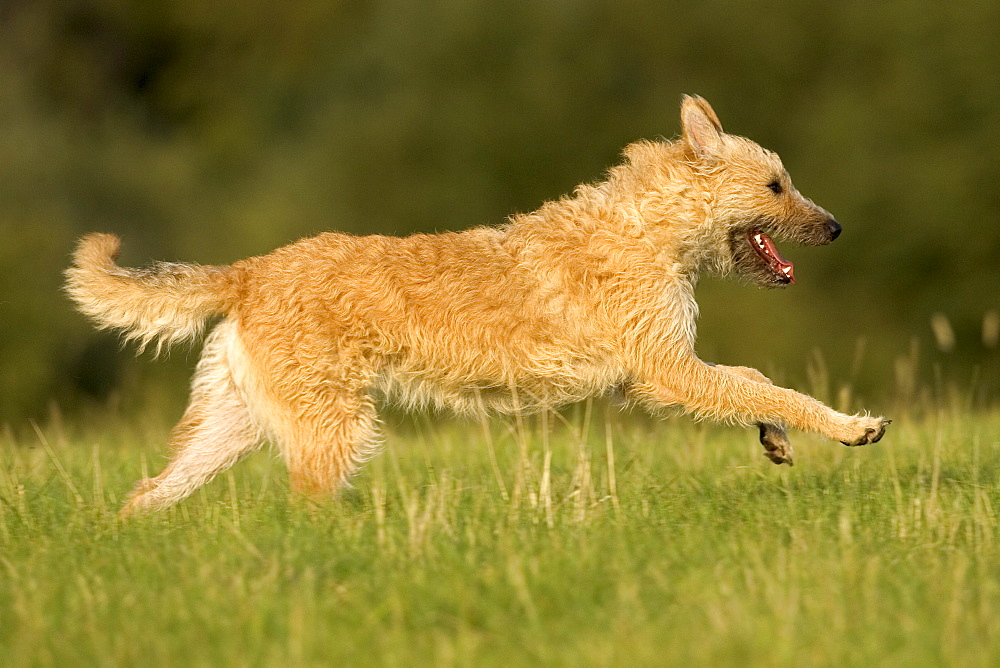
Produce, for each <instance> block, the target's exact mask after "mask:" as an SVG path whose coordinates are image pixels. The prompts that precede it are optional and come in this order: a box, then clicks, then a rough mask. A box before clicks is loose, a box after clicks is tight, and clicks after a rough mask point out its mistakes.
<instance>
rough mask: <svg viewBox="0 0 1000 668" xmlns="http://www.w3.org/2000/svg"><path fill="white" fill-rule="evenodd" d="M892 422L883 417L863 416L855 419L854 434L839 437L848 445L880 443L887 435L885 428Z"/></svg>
mask: <svg viewBox="0 0 1000 668" xmlns="http://www.w3.org/2000/svg"><path fill="white" fill-rule="evenodd" d="M890 423H892V420H887V419H885V418H883V417H868V416H861V417H858V418H856V419H855V421H854V424H853V425H852V426H851V430H850V431H851V432H853V435H852V436H850V437H848V438H846V439H845V438H841V439H839V440H840V442H841V443H843V444H844V445H848V446H856V445H868V444H869V443H878V442H879V441H880V440H881V439H882V437H883V436H885V428H886V427H888V426H889V424H890Z"/></svg>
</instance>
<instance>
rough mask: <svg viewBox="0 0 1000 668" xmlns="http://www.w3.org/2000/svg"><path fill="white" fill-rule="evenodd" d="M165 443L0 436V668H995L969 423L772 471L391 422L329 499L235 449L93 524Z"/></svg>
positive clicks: (707, 445) (550, 422) (632, 427)
mask: <svg viewBox="0 0 1000 668" xmlns="http://www.w3.org/2000/svg"><path fill="white" fill-rule="evenodd" d="M165 432H166V426H165V425H163V424H160V423H159V422H157V421H155V420H151V421H149V422H148V423H146V424H142V423H129V422H124V421H116V422H113V423H111V424H108V425H103V426H101V427H100V428H81V427H76V428H74V427H60V426H59V425H58V424H53V425H52V426H50V427H47V428H45V429H40V430H38V431H37V433H32V432H28V433H26V434H23V435H18V436H14V435H12V434H10V433H8V434H7V435H6V436H4V437H0V657H2V659H0V663H2V664H3V665H5V666H6V665H10V666H22V665H122V664H125V665H129V664H139V663H142V664H143V665H234V664H235V665H292V666H299V665H317V664H329V665H358V664H376V665H407V666H409V665H427V664H432V665H444V666H449V665H475V666H480V665H487V666H489V665H523V664H534V665H573V666H577V665H588V666H589V665H595V666H603V665H670V664H674V665H683V664H689V663H696V664H700V665H715V664H747V663H750V664H766V665H838V666H840V665H869V664H873V663H875V662H878V663H884V664H889V665H893V664H895V665H907V666H909V665H921V664H961V665H991V664H996V663H997V662H998V660H1000V613H998V612H995V611H997V610H1000V549H998V547H1000V545H998V538H1000V536H998V524H997V512H998V510H1000V414H998V413H996V412H995V411H980V412H978V413H972V412H967V411H958V410H956V411H935V412H928V413H927V414H925V415H923V416H909V417H904V418H903V419H897V421H896V422H895V423H894V424H893V425H892V428H891V431H890V432H889V434H888V435H887V437H886V439H885V440H884V441H883V442H882V443H880V444H878V445H876V446H872V447H868V448H856V449H848V448H844V447H842V446H840V445H837V444H829V443H826V442H822V441H820V440H818V439H814V438H812V437H808V436H803V435H801V434H796V435H793V437H794V438H796V445H797V451H796V452H797V466H796V467H795V468H792V469H788V468H787V467H776V466H774V465H772V464H770V463H769V462H767V461H766V460H765V459H764V457H763V456H762V455H761V448H760V446H759V445H758V444H757V443H756V441H755V438H754V434H753V433H752V432H751V431H750V430H739V429H734V428H725V427H717V426H712V425H702V424H694V423H692V422H690V421H689V420H687V419H684V418H671V419H668V420H666V421H653V420H651V419H646V418H645V417H642V416H634V415H633V416H630V415H627V414H619V413H616V412H615V411H607V412H606V411H605V410H604V409H603V408H600V407H597V408H594V409H593V411H590V410H589V409H588V407H587V406H580V407H577V408H576V409H574V410H573V411H571V412H570V413H568V414H567V418H566V419H565V423H564V422H563V421H561V420H560V419H558V417H556V418H553V417H548V418H546V417H536V418H532V419H531V420H526V421H524V422H522V423H517V422H512V423H504V422H502V421H497V422H494V423H491V425H489V426H488V427H485V428H484V426H483V425H480V424H478V423H467V422H460V421H440V422H438V421H435V420H431V419H429V418H417V419H414V420H409V421H402V422H401V423H400V424H399V425H397V426H395V427H391V428H390V430H389V432H390V433H389V439H388V441H389V442H388V445H387V448H386V450H385V452H383V454H382V455H381V456H379V457H378V458H377V459H375V460H374V461H372V462H371V463H370V464H369V465H368V466H367V467H366V468H365V470H364V471H363V473H362V474H361V475H360V476H358V477H357V478H356V486H355V488H354V489H353V490H350V491H348V492H347V493H345V494H344V495H343V497H342V498H341V499H340V500H339V501H335V502H330V503H328V504H324V505H322V506H319V507H316V506H303V505H299V504H297V503H295V502H293V501H290V500H289V497H288V490H287V483H286V481H285V479H284V469H283V466H282V465H281V463H280V461H277V460H275V459H274V458H273V457H269V456H267V455H266V454H258V455H255V456H254V457H252V458H250V459H249V460H247V461H246V462H244V463H242V464H240V465H239V466H238V467H236V468H235V469H234V470H233V471H232V472H231V473H229V474H226V475H223V476H221V477H220V478H219V479H218V480H216V481H214V482H213V483H212V484H211V485H209V486H207V487H206V488H204V489H203V490H202V491H200V492H198V493H197V494H196V495H195V496H193V497H192V498H191V499H189V500H188V501H186V502H185V503H183V504H182V505H180V506H178V507H176V508H174V509H171V510H169V511H166V512H163V513H159V514H155V515H151V516H148V517H140V518H137V519H135V520H133V521H129V522H126V523H122V522H119V521H118V520H117V519H116V517H115V512H116V510H117V507H118V506H119V504H120V503H121V502H122V499H123V496H124V495H125V494H126V493H127V491H128V490H129V489H130V487H131V485H132V484H133V483H134V482H135V480H136V479H138V478H139V477H140V476H141V475H142V474H143V469H157V468H158V467H159V466H160V465H161V463H162V458H163V454H164V453H163V451H162V449H161V443H162V442H163V440H164V438H165ZM581 434H585V437H584V436H581Z"/></svg>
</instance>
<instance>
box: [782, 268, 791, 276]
mask: <svg viewBox="0 0 1000 668" xmlns="http://www.w3.org/2000/svg"><path fill="white" fill-rule="evenodd" d="M791 271H792V268H791V267H782V269H781V273H783V274H784V275H785V276H788V274H789V273H791Z"/></svg>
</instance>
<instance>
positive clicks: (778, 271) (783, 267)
mask: <svg viewBox="0 0 1000 668" xmlns="http://www.w3.org/2000/svg"><path fill="white" fill-rule="evenodd" d="M747 240H748V241H749V242H750V247H751V248H753V249H754V250H755V251H756V252H757V255H759V256H760V257H761V259H762V260H764V262H765V264H766V265H767V268H768V269H770V270H771V273H773V274H774V277H775V278H776V279H777V280H778V281H780V282H782V283H794V282H795V265H793V264H792V263H791V262H789V261H788V260H786V259H785V258H783V257H781V253H779V252H778V249H777V248H776V247H775V245H774V242H773V241H771V237H769V236H767V235H766V234H764V233H763V232H761V231H760V230H751V231H749V232H747Z"/></svg>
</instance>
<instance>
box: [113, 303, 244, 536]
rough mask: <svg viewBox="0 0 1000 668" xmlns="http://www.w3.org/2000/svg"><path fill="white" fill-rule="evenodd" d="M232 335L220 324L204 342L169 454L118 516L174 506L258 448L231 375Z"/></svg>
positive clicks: (134, 492) (224, 323)
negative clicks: (189, 394) (164, 462)
mask: <svg viewBox="0 0 1000 668" xmlns="http://www.w3.org/2000/svg"><path fill="white" fill-rule="evenodd" d="M234 336H235V332H234V331H233V327H232V325H230V324H229V323H226V322H223V323H222V324H220V325H219V326H218V327H217V328H216V329H215V331H214V332H213V333H212V335H211V336H210V337H209V339H208V340H207V341H206V343H205V350H204V352H203V353H202V357H201V360H200V361H199V362H198V368H197V371H196V373H195V378H194V381H193V383H192V391H191V400H190V403H189V405H188V408H187V410H186V411H185V413H184V417H183V418H181V421H180V422H179V423H178V424H177V426H176V427H175V428H174V431H173V434H172V438H171V446H172V447H173V450H174V455H173V457H172V458H171V460H170V463H169V464H168V465H167V467H166V468H165V469H164V470H163V471H162V472H161V473H160V474H159V475H158V476H156V477H155V478H148V479H146V480H143V481H141V482H140V483H139V484H138V485H137V486H136V488H135V490H134V491H133V492H132V495H131V497H130V498H129V501H128V503H127V504H126V505H125V507H124V508H122V511H121V513H120V514H121V516H127V515H130V514H132V513H135V512H138V511H145V510H158V509H161V508H165V507H167V506H170V505H173V504H174V503H177V502H178V501H180V500H181V499H184V498H185V497H187V496H189V495H190V494H191V493H192V492H194V491H195V490H196V489H198V487H200V486H201V485H203V484H205V483H206V482H208V481H209V480H211V479H212V477H214V476H215V475H216V474H217V473H219V472H221V471H224V470H225V469H227V468H229V467H230V466H232V465H233V464H235V463H236V462H237V461H238V460H239V459H240V458H241V457H243V456H244V455H245V454H247V453H248V452H250V451H251V450H253V449H254V448H256V447H257V446H258V445H260V443H261V440H262V434H261V431H260V429H259V428H258V427H257V425H256V424H255V423H254V420H253V419H252V418H251V415H250V411H249V410H248V408H247V406H246V403H245V402H244V400H243V398H242V397H241V395H240V392H239V391H238V389H237V386H236V381H235V380H234V377H233V371H234V370H233V368H232V366H231V360H230V355H231V353H232V349H231V346H232V345H233V343H234V338H233V337H234Z"/></svg>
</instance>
